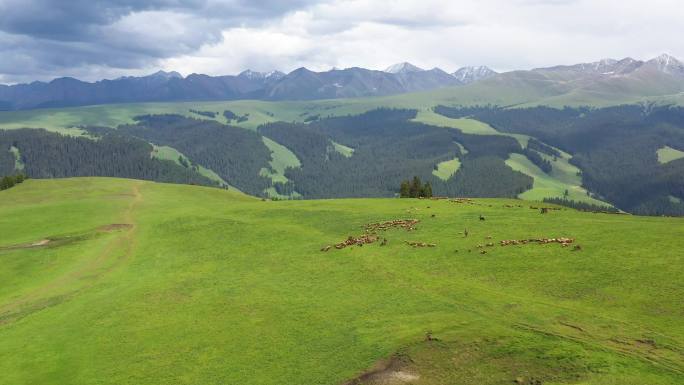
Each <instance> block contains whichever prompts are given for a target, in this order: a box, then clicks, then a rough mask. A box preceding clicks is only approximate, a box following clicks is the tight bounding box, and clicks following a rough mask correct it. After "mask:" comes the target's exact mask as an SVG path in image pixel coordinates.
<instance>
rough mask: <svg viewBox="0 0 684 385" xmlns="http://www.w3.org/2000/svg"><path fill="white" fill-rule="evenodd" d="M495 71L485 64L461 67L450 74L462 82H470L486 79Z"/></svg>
mask: <svg viewBox="0 0 684 385" xmlns="http://www.w3.org/2000/svg"><path fill="white" fill-rule="evenodd" d="M496 74H497V73H496V72H495V71H493V70H492V69H491V68H489V67H487V66H476V67H473V66H469V67H461V68H459V69H458V70H456V72H454V73H453V74H451V75H452V76H453V77H455V78H456V79H458V80H459V81H460V82H461V83H463V84H470V83H473V82H476V81H478V80H482V79H486V78H488V77H491V76H494V75H496Z"/></svg>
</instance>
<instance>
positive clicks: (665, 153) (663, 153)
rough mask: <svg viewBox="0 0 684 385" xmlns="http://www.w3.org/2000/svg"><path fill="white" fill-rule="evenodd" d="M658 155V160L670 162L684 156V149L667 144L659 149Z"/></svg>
mask: <svg viewBox="0 0 684 385" xmlns="http://www.w3.org/2000/svg"><path fill="white" fill-rule="evenodd" d="M657 155H658V162H660V163H662V164H665V163H670V162H672V161H673V160H677V159H682V158H684V151H680V150H677V149H674V148H672V147H670V146H665V147H663V148H660V149H658V151H657Z"/></svg>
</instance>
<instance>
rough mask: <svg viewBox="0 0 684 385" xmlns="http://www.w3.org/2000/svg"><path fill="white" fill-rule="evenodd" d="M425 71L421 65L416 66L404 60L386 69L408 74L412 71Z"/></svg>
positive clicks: (391, 71) (394, 72) (386, 70)
mask: <svg viewBox="0 0 684 385" xmlns="http://www.w3.org/2000/svg"><path fill="white" fill-rule="evenodd" d="M422 71H425V70H424V69H422V68H420V67H416V66H414V65H413V64H411V63H408V62H403V63H397V64H394V65H391V66H389V67H387V68H386V69H385V72H387V73H391V74H406V73H410V72H422Z"/></svg>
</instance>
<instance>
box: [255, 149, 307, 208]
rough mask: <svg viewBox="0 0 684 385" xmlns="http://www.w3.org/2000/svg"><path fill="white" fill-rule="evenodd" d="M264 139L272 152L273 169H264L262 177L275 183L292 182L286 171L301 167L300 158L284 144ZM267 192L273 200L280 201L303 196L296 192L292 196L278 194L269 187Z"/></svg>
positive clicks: (271, 162) (271, 164)
mask: <svg viewBox="0 0 684 385" xmlns="http://www.w3.org/2000/svg"><path fill="white" fill-rule="evenodd" d="M262 138H263V141H264V144H265V145H266V147H268V149H269V150H271V161H270V162H269V164H270V166H271V169H270V170H269V169H267V168H262V169H261V175H262V176H265V177H268V178H271V180H272V181H273V183H287V182H289V181H290V180H289V179H287V177H286V176H285V169H287V168H299V167H301V166H302V163H301V162H300V161H299V158H297V155H295V154H294V153H293V152H292V151H290V149H289V148H287V147H285V146H283V145H282V144H280V143H277V142H276V141H274V140H272V139H269V138H267V137H265V136H264V137H262ZM265 192H266V193H267V194H268V195H269V196H270V197H272V198H280V199H287V198H297V197H300V196H301V194H299V193H297V192H294V193H293V194H292V195H291V196H287V195H281V194H278V192H277V191H276V189H275V188H274V187H269V188H268V189H266V191H265Z"/></svg>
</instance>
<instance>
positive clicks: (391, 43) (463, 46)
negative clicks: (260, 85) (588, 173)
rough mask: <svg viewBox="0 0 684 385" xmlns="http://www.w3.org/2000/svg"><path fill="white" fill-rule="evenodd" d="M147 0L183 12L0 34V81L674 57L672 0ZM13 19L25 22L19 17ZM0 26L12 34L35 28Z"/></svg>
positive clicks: (681, 11) (682, 10)
mask: <svg viewBox="0 0 684 385" xmlns="http://www.w3.org/2000/svg"><path fill="white" fill-rule="evenodd" d="M0 1H2V0H0ZM12 1H14V4H16V7H20V4H22V3H21V2H19V0H12ZM31 1H34V2H35V1H39V0H31ZM40 1H41V2H45V1H44V0H40ZM127 1H128V0H127ZM147 1H150V2H151V4H176V3H178V4H184V6H183V7H176V6H168V7H159V6H143V5H144V4H145V3H146V2H145V1H141V2H136V4H138V3H140V4H142V5H141V6H140V7H139V8H136V9H135V10H132V11H131V12H128V13H125V14H122V15H121V16H120V17H117V18H114V19H113V21H112V22H110V23H109V24H107V25H98V26H97V28H96V31H97V34H96V35H93V36H90V37H89V38H85V37H84V38H83V39H81V40H83V41H79V37H80V35H79V34H80V33H81V32H80V31H82V30H90V29H91V26H92V25H95V24H93V23H95V21H93V22H90V21H89V23H90V24H84V25H87V26H88V27H87V28H86V27H82V28H79V29H74V30H73V31H72V32H71V35H69V41H68V42H61V41H57V42H49V43H50V44H49V45H48V44H47V43H46V42H45V41H44V40H43V39H33V40H31V36H30V35H26V36H24V35H16V34H14V35H12V33H16V32H9V35H4V36H3V35H2V31H0V54H2V55H3V57H4V58H7V60H5V61H4V64H3V63H0V75H4V78H5V79H7V80H6V81H16V80H17V79H22V80H24V79H30V78H31V77H33V78H46V77H51V76H62V75H70V76H78V77H82V78H85V79H90V80H93V79H96V78H97V77H98V76H108V77H113V76H119V75H128V74H139V73H144V72H149V71H152V70H156V69H157V68H163V69H166V70H178V71H180V72H182V73H184V74H189V73H193V72H195V73H206V74H211V75H224V74H234V73H238V72H240V71H242V70H244V69H246V68H250V69H254V70H261V71H266V70H271V69H280V70H283V71H290V70H293V69H295V68H298V67H302V66H305V67H308V68H311V69H314V70H326V69H329V68H331V67H333V66H335V67H351V66H361V67H367V68H374V69H382V68H385V67H387V66H388V65H391V64H394V63H396V62H399V61H410V62H412V63H414V64H416V65H419V66H421V67H426V68H431V67H435V66H439V67H441V68H443V69H445V70H448V71H452V70H455V69H456V68H458V67H460V66H463V65H480V64H485V65H489V66H491V67H493V68H495V69H498V70H512V69H527V68H532V67H541V66H549V65H555V64H572V63H577V62H585V61H593V60H598V59H601V58H604V57H615V58H622V57H625V56H632V57H635V58H638V59H646V58H650V57H653V56H656V55H658V54H660V53H662V52H667V53H670V54H672V55H675V56H679V57H682V58H684V45H682V44H681V42H680V39H681V38H680V37H681V36H684V23H682V22H681V20H683V19H684V7H682V6H681V4H680V1H679V0H651V1H649V2H648V3H644V2H643V1H635V0H622V1H618V0H479V1H478V0H465V1H464V0H387V1H378V0H326V1H323V0H321V1H316V0H312V1H308V0H300V1H297V2H292V3H291V2H281V1H280V0H252V1H246V0H192V1H190V0H178V1H176V0H174V1H166V0H147ZM86 3H87V2H86ZM84 4H85V3H84ZM88 4H89V3H88ZM103 4H104V3H103ZM191 4H197V5H198V6H196V7H191V6H189V5H191ZM199 5H201V6H199ZM127 9H128V8H127ZM91 14H93V15H94V14H99V13H93V12H89V13H88V15H90V16H91V17H90V19H94V20H99V19H98V18H94V17H92V15H91ZM20 15H24V16H22V17H23V18H24V19H27V20H29V21H31V20H32V19H30V17H29V16H30V12H28V11H26V12H23V13H20ZM27 15H28V16H27ZM231 15H232V16H231ZM231 17H232V18H231ZM14 19H16V20H18V18H14ZM24 19H21V20H24ZM90 19H88V20H90ZM16 20H15V21H16ZM59 20H61V19H59ZM9 21H12V20H9ZM9 21H7V23H6V24H8V27H7V28H9V27H12V28H13V29H12V31H17V30H21V31H25V30H28V31H30V30H32V28H34V27H33V25H34V24H32V23H29V22H25V23H24V22H22V23H18V22H13V23H9ZM59 23H61V21H59V22H55V23H54V24H55V25H54V26H53V27H54V28H57V27H59V25H60V24H59ZM1 26H2V25H0V27H1ZM92 28H94V27H92ZM22 33H23V32H22ZM3 41H4V42H10V43H11V44H9V43H8V44H3V43H2V42H3ZM17 42H21V44H15V43H17ZM21 63H23V64H21Z"/></svg>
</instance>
